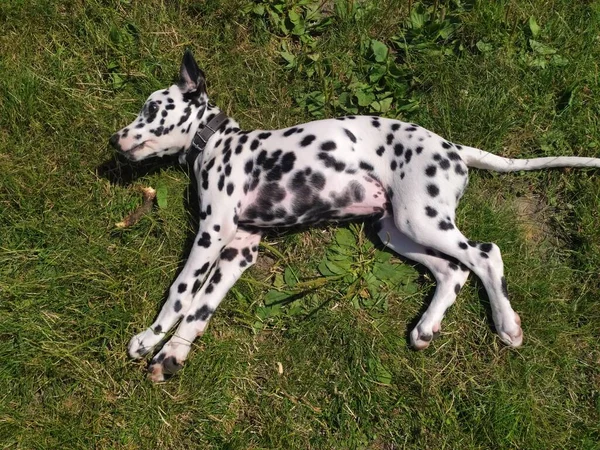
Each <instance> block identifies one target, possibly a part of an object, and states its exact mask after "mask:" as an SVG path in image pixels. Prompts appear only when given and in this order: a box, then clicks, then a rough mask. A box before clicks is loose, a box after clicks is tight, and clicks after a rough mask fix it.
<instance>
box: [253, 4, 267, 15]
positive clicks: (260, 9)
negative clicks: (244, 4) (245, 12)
mask: <svg viewBox="0 0 600 450" xmlns="http://www.w3.org/2000/svg"><path fill="white" fill-rule="evenodd" d="M252 12H253V13H254V14H256V15H257V16H262V15H263V14H264V13H265V6H264V5H260V4H259V5H256V6H254V8H252Z"/></svg>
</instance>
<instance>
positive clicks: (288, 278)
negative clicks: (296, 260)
mask: <svg viewBox="0 0 600 450" xmlns="http://www.w3.org/2000/svg"><path fill="white" fill-rule="evenodd" d="M283 281H285V284H286V285H287V286H288V287H291V288H293V287H294V286H295V285H296V283H297V282H298V279H297V277H296V274H295V273H294V271H293V270H292V268H291V267H289V266H288V267H286V268H285V271H284V272H283Z"/></svg>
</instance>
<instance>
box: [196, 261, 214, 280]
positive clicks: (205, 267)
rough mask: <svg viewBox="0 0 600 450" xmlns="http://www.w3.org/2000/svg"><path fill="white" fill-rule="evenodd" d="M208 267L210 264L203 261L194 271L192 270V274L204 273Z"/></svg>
mask: <svg viewBox="0 0 600 450" xmlns="http://www.w3.org/2000/svg"><path fill="white" fill-rule="evenodd" d="M209 267H210V264H209V263H205V264H204V265H203V266H202V267H200V268H199V269H198V270H196V272H194V276H195V277H197V276H200V275H202V274H205V273H206V271H207V270H208V268H209Z"/></svg>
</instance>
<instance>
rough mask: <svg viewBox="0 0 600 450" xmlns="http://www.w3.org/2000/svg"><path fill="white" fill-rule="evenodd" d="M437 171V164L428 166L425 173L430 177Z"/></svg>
mask: <svg viewBox="0 0 600 450" xmlns="http://www.w3.org/2000/svg"><path fill="white" fill-rule="evenodd" d="M436 172H437V167H435V166H427V168H426V169H425V175H427V176H428V177H434V176H435V174H436Z"/></svg>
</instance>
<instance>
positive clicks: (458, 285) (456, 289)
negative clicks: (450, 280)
mask: <svg viewBox="0 0 600 450" xmlns="http://www.w3.org/2000/svg"><path fill="white" fill-rule="evenodd" d="M459 292H460V284H458V283H456V284H455V285H454V293H455V294H456V295H458V293H459Z"/></svg>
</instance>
